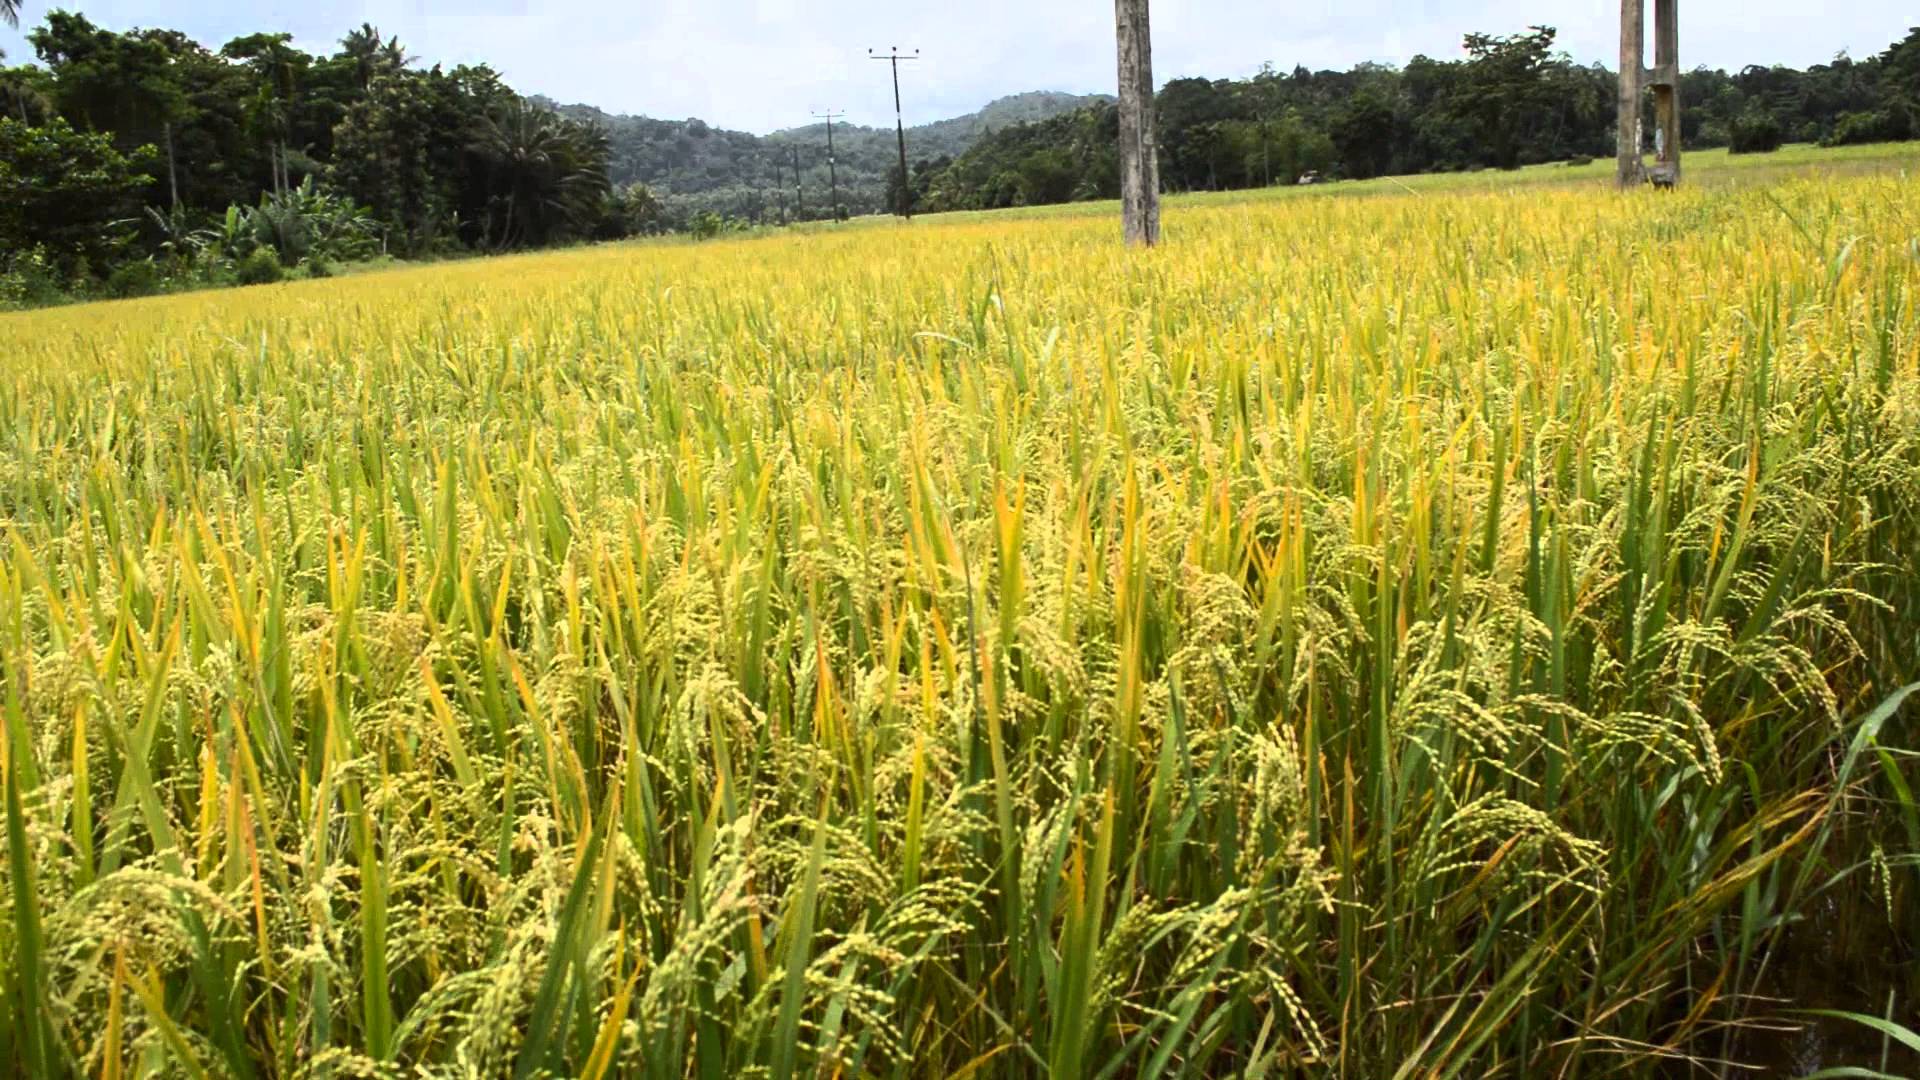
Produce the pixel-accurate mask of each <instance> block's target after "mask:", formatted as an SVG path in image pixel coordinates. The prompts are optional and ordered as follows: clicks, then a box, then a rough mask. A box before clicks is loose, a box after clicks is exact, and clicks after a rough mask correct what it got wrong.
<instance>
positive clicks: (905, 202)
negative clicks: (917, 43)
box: [867, 45, 920, 221]
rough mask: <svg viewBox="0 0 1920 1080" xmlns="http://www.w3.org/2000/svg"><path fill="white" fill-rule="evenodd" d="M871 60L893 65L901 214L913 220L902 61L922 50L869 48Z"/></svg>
mask: <svg viewBox="0 0 1920 1080" xmlns="http://www.w3.org/2000/svg"><path fill="white" fill-rule="evenodd" d="M867 57H868V59H871V60H885V61H887V62H888V63H890V64H892V65H893V131H894V134H895V135H897V136H899V138H900V216H901V217H903V218H906V219H907V220H908V221H912V220H913V177H912V175H911V174H910V173H908V172H907V125H906V121H904V120H902V119H901V118H900V61H902V60H918V59H920V50H919V49H915V50H913V55H912V56H908V55H906V54H904V53H902V52H901V51H900V46H898V45H889V46H887V51H886V54H885V55H879V54H876V53H875V52H874V51H873V50H872V49H868V50H867Z"/></svg>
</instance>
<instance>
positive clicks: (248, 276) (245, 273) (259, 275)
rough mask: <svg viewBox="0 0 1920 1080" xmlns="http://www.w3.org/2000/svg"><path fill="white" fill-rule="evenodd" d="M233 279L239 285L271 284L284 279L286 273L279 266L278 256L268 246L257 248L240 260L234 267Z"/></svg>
mask: <svg viewBox="0 0 1920 1080" xmlns="http://www.w3.org/2000/svg"><path fill="white" fill-rule="evenodd" d="M233 276H234V280H235V281H236V282H237V283H239V284H241V285H272V284H273V283H274V282H276V281H280V280H282V279H284V278H285V277H286V276H287V274H286V271H285V270H284V269H282V268H281V266H280V256H279V255H277V254H275V252H274V250H273V249H272V248H270V247H263V248H257V249H255V250H254V252H253V254H251V255H248V256H247V257H246V258H244V259H242V260H240V265H239V266H238V267H236V268H235V269H234V275H233Z"/></svg>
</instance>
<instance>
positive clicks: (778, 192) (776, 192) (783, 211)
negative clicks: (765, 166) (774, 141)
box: [773, 150, 787, 225]
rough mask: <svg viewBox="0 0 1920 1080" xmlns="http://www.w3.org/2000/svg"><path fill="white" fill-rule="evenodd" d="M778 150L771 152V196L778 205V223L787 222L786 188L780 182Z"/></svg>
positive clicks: (783, 223)
mask: <svg viewBox="0 0 1920 1080" xmlns="http://www.w3.org/2000/svg"><path fill="white" fill-rule="evenodd" d="M780 165H781V161H780V151H778V150H775V151H774V152H773V197H774V200H775V201H776V202H777V203H778V204H779V206H780V224H782V225H785V224H786V223H787V188H786V185H785V184H782V183H781V182H780Z"/></svg>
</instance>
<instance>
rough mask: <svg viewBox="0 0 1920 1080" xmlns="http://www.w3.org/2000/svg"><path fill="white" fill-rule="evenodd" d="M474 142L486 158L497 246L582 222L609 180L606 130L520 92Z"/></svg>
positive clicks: (540, 238)
mask: <svg viewBox="0 0 1920 1080" xmlns="http://www.w3.org/2000/svg"><path fill="white" fill-rule="evenodd" d="M475 148H476V149H477V150H478V151H479V152H480V153H481V154H482V155H484V156H485V157H486V158H487V159H488V161H489V162H490V163H491V165H492V171H491V178H490V179H491V183H490V185H489V186H490V187H491V188H492V190H493V195H492V197H491V200H490V201H491V202H492V203H493V205H494V207H495V208H496V209H497V210H498V211H499V213H500V215H501V216H500V223H499V233H498V235H497V237H495V238H494V239H493V243H494V245H495V246H496V247H502V248H505V247H513V246H516V245H519V244H526V243H531V244H544V243H548V242H550V241H552V240H553V239H555V238H556V237H557V236H559V235H560V234H562V233H564V232H566V231H568V230H570V229H573V228H576V227H578V226H580V225H582V224H583V223H584V222H585V221H586V219H587V217H588V215H589V214H591V212H592V211H593V209H594V208H595V207H597V206H598V205H599V204H600V202H601V201H602V200H603V199H604V198H605V197H606V195H607V192H608V191H609V190H611V187H612V185H611V183H610V182H609V180H608V178H607V157H608V153H609V144H608V141H607V135H606V133H605V132H604V131H601V130H600V129H598V128H596V127H593V126H591V125H588V124H582V123H579V122H577V121H574V120H569V119H567V118H566V117H563V116H561V115H560V114H558V113H556V112H554V111H553V110H551V109H546V108H542V107H540V106H538V105H533V104H530V103H528V102H527V101H525V100H524V99H515V100H514V101H512V102H511V103H510V104H508V105H507V106H506V107H505V108H503V109H501V110H499V111H498V112H496V113H494V114H492V115H490V116H488V117H487V120H486V124H485V126H484V127H483V128H482V130H481V133H480V139H479V142H478V145H477V146H476V147H475ZM488 232H489V235H490V236H491V235H492V232H493V230H492V229H491V228H489V230H488Z"/></svg>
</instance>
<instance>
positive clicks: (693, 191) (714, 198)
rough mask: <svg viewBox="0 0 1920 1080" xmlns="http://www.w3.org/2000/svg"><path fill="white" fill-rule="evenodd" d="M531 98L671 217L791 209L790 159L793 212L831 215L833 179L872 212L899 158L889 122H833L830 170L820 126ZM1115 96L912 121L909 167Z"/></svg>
mask: <svg viewBox="0 0 1920 1080" xmlns="http://www.w3.org/2000/svg"><path fill="white" fill-rule="evenodd" d="M535 100H538V101H540V102H541V103H542V104H545V105H548V106H550V107H552V108H554V109H556V110H557V111H559V112H560V113H561V114H562V115H565V116H568V117H571V118H573V119H576V120H583V121H589V122H592V123H594V124H597V125H599V126H600V127H601V128H602V129H603V130H605V131H606V133H607V138H608V141H609V144H610V148H611V153H610V156H609V161H608V171H609V173H610V176H611V179H612V180H613V182H614V184H615V185H616V186H620V187H625V186H627V185H630V184H636V183H639V184H645V185H647V186H648V187H649V188H652V189H653V190H654V193H655V195H656V196H657V197H658V198H659V199H660V200H661V201H662V203H663V204H667V205H668V206H669V207H671V208H672V209H673V210H676V211H680V212H681V213H677V214H675V215H674V216H676V217H678V216H683V215H690V214H693V213H698V212H700V211H703V210H711V211H713V212H715V213H719V214H722V215H726V216H735V217H747V216H753V217H760V216H762V215H764V213H765V212H766V211H768V210H773V211H775V212H776V213H783V214H785V213H791V212H792V211H791V210H790V209H788V204H789V203H791V202H793V200H794V199H795V197H796V196H795V191H794V188H795V177H794V169H795V161H796V156H797V160H798V167H799V177H798V180H799V193H798V196H797V198H798V200H799V209H800V213H799V216H801V217H822V216H828V215H829V214H830V213H831V210H830V204H831V203H832V201H833V192H834V189H835V187H836V185H837V187H838V193H839V206H840V209H841V210H842V211H843V212H845V213H849V214H862V213H872V212H874V211H877V210H879V209H881V208H882V207H883V206H885V205H886V203H887V183H888V177H889V176H890V175H891V174H892V173H893V172H895V171H897V162H898V160H899V157H898V154H899V150H898V147H897V146H896V143H895V136H894V130H893V128H891V127H866V126H863V125H859V124H838V123H836V124H835V125H834V126H833V143H834V155H833V156H834V159H835V160H834V162H833V163H832V165H831V166H830V165H829V164H828V161H827V149H826V125H825V124H806V125H802V126H800V127H793V128H785V129H782V130H779V131H774V132H770V133H768V134H766V135H756V134H753V133H751V132H746V131H735V130H732V129H728V128H722V127H717V126H715V125H714V124H713V123H711V122H709V121H707V120H704V119H702V118H700V117H689V118H687V119H685V120H667V119H662V118H659V117H651V116H644V115H637V114H631V113H610V112H607V111H606V110H604V109H601V108H599V107H597V106H593V105H586V104H577V103H576V104H560V103H558V102H555V101H553V100H552V99H551V98H544V97H540V98H536V99H535ZM1112 100H1113V98H1112V96H1111V95H1107V94H1075V93H1069V92H1067V91H1060V90H1028V91H1024V92H1021V93H1016V94H1006V95H1003V96H1001V97H998V98H995V99H993V100H992V101H989V102H987V103H986V104H985V105H983V106H981V107H980V108H979V109H976V110H975V111H973V112H970V113H966V114H963V115H960V116H953V117H948V118H946V119H943V120H933V121H929V122H927V123H924V124H916V125H914V126H912V127H909V128H908V129H907V155H908V158H909V160H910V162H912V163H914V164H916V165H917V164H918V163H920V162H939V161H941V160H943V159H949V158H953V157H957V156H959V155H960V154H962V153H964V152H965V151H966V150H967V149H968V148H969V147H971V146H972V145H973V144H974V143H975V142H977V141H979V140H980V139H982V138H984V137H985V136H986V135H988V134H989V133H991V132H993V131H995V130H1000V129H1003V128H1006V127H1011V126H1014V125H1017V124H1024V123H1038V122H1041V121H1044V120H1049V119H1052V118H1053V117H1056V116H1060V115H1063V114H1066V113H1070V112H1074V111H1076V110H1078V109H1082V108H1085V107H1087V106H1089V105H1095V104H1100V103H1103V102H1110V101H1112Z"/></svg>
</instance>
